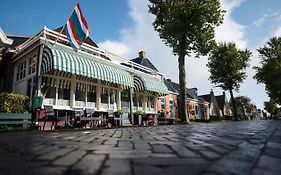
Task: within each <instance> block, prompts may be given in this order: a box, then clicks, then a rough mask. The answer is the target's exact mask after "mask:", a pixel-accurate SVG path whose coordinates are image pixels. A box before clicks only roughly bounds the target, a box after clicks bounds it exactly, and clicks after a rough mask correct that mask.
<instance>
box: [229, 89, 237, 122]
mask: <svg viewBox="0 0 281 175" xmlns="http://www.w3.org/2000/svg"><path fill="white" fill-rule="evenodd" d="M229 92H230V97H231V103H232V108H233V114H234V118H235V120H238V116H237V108H236V104H235V99H234V96H233V92H232V90H229Z"/></svg>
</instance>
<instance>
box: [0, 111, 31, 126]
mask: <svg viewBox="0 0 281 175" xmlns="http://www.w3.org/2000/svg"><path fill="white" fill-rule="evenodd" d="M30 124H31V114H30V113H0V125H22V127H23V128H27V127H28V125H30Z"/></svg>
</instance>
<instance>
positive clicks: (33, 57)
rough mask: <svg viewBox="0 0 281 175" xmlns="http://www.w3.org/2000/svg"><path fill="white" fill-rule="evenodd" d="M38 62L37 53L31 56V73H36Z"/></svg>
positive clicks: (29, 69) (29, 70) (29, 72)
mask: <svg viewBox="0 0 281 175" xmlns="http://www.w3.org/2000/svg"><path fill="white" fill-rule="evenodd" d="M36 63H37V58H36V54H35V55H33V56H32V57H31V58H29V67H28V74H29V75H30V74H33V73H35V71H36Z"/></svg>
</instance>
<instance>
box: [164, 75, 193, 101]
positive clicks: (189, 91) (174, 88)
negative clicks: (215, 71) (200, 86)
mask: <svg viewBox="0 0 281 175" xmlns="http://www.w3.org/2000/svg"><path fill="white" fill-rule="evenodd" d="M164 83H165V85H166V86H167V88H168V90H169V91H171V92H174V93H177V94H179V90H180V85H179V84H178V83H175V82H173V81H171V79H164ZM195 89H196V90H197V88H192V89H188V88H186V96H187V98H192V99H196V94H195V93H194V90H195Z"/></svg>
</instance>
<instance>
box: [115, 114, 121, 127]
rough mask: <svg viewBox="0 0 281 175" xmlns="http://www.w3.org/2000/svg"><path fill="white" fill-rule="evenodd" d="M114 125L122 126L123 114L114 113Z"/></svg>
mask: <svg viewBox="0 0 281 175" xmlns="http://www.w3.org/2000/svg"><path fill="white" fill-rule="evenodd" d="M113 126H118V127H121V126H122V115H119V116H117V115H114V123H113Z"/></svg>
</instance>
